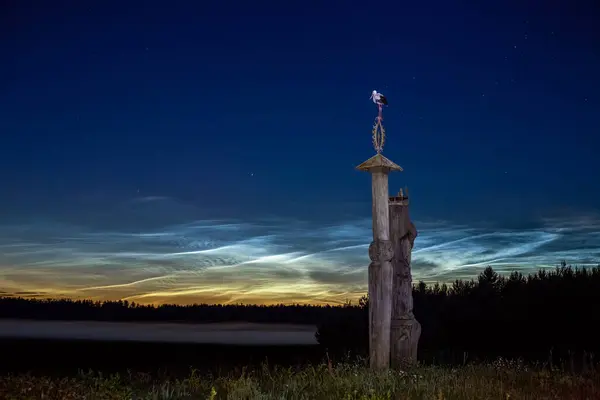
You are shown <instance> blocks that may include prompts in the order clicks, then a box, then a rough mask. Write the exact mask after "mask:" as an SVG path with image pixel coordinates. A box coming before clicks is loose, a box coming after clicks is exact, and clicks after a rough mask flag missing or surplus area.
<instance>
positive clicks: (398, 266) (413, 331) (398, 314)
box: [389, 190, 421, 368]
mask: <svg viewBox="0 0 600 400" xmlns="http://www.w3.org/2000/svg"><path fill="white" fill-rule="evenodd" d="M389 208H390V213H389V215H390V238H391V241H392V245H393V247H394V250H393V252H394V257H393V259H392V266H393V273H394V278H393V286H392V321H391V358H392V367H393V368H403V367H406V366H408V365H412V364H414V363H416V361H417V348H418V345H419V338H420V336H421V324H419V322H418V321H417V320H416V319H415V316H414V314H413V297H412V275H411V258H412V248H413V245H414V242H415V238H416V237H417V229H416V227H415V225H414V224H413V223H412V221H411V220H410V215H409V210H408V193H406V194H405V193H403V191H402V190H400V193H398V196H394V197H390V198H389Z"/></svg>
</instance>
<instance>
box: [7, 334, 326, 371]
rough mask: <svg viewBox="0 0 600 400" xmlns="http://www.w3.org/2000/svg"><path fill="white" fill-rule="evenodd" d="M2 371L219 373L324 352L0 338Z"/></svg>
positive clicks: (298, 361) (316, 357) (312, 358)
mask: <svg viewBox="0 0 600 400" xmlns="http://www.w3.org/2000/svg"><path fill="white" fill-rule="evenodd" d="M0 355H1V356H0V373H1V374H6V373H24V372H32V373H35V374H52V375H56V374H60V375H64V374H73V373H77V372H78V371H79V370H84V371H88V370H93V371H102V372H105V373H113V372H120V373H123V372H127V371H128V370H130V371H138V372H147V373H152V374H163V373H167V374H169V375H173V374H174V375H179V374H184V375H185V374H189V372H190V369H191V368H193V369H196V370H198V371H199V372H202V373H208V372H211V373H213V374H219V373H222V372H225V371H232V370H238V369H241V368H243V367H254V366H260V365H261V364H263V363H264V362H268V363H269V364H272V365H280V366H292V365H304V364H317V363H319V362H321V361H322V360H323V358H324V356H325V352H324V351H323V350H322V349H321V348H320V347H319V346H316V345H313V346H306V345H303V346H298V345H296V346H290V345H288V346H247V345H246V346H242V345H218V344H183V343H144V342H131V341H120V342H117V341H115V342H107V341H102V342H101V341H87V340H36V339H4V340H0Z"/></svg>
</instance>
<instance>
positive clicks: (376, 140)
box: [370, 90, 388, 154]
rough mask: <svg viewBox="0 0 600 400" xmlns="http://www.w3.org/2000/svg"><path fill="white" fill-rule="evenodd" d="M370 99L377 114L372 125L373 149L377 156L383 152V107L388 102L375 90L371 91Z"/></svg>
mask: <svg viewBox="0 0 600 400" xmlns="http://www.w3.org/2000/svg"><path fill="white" fill-rule="evenodd" d="M370 99H372V100H373V103H375V104H376V105H377V108H378V109H379V114H378V115H377V117H375V124H374V125H373V130H372V131H371V133H372V134H373V147H374V148H375V151H376V152H377V154H381V152H382V151H383V145H384V144H385V128H384V127H383V106H387V104H388V102H387V99H386V97H385V96H384V95H383V94H381V93H379V92H378V91H377V90H373V92H372V93H371V97H370Z"/></svg>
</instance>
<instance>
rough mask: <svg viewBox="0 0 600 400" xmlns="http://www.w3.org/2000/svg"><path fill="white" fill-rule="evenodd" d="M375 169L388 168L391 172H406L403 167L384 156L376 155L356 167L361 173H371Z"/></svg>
mask: <svg viewBox="0 0 600 400" xmlns="http://www.w3.org/2000/svg"><path fill="white" fill-rule="evenodd" d="M374 168H388V169H389V170H390V171H404V170H403V169H402V167H401V166H399V165H398V164H396V163H395V162H393V161H391V160H389V159H388V158H386V157H384V156H383V155H382V154H375V155H374V156H373V157H371V158H369V159H368V160H367V161H365V162H363V163H362V164H360V165H359V166H357V167H356V169H357V170H359V171H370V170H371V169H374Z"/></svg>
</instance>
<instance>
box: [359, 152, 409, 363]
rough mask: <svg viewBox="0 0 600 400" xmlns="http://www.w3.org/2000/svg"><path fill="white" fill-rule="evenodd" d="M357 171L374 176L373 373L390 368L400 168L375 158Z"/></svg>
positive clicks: (371, 297) (372, 250)
mask: <svg viewBox="0 0 600 400" xmlns="http://www.w3.org/2000/svg"><path fill="white" fill-rule="evenodd" d="M356 169H358V170H360V171H367V172H369V173H371V176H372V185H371V188H372V195H373V241H372V242H371V245H370V246H369V258H370V259H371V263H370V264H369V362H370V366H371V368H372V369H377V370H382V369H383V370H385V369H388V368H389V366H390V339H391V336H390V335H391V333H390V329H391V319H392V318H391V317H392V278H393V271H392V263H391V260H392V258H393V255H394V253H393V246H392V242H391V241H390V226H389V223H390V217H389V205H388V197H389V192H388V174H389V173H390V171H402V168H401V167H400V166H399V165H396V164H395V163H393V162H392V161H390V160H388V159H387V158H385V157H384V156H382V155H381V154H376V155H375V156H373V157H371V158H370V159H368V160H367V161H365V162H364V163H362V164H360V165H359V166H358V167H356Z"/></svg>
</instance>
